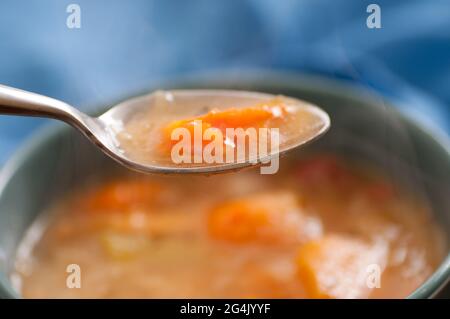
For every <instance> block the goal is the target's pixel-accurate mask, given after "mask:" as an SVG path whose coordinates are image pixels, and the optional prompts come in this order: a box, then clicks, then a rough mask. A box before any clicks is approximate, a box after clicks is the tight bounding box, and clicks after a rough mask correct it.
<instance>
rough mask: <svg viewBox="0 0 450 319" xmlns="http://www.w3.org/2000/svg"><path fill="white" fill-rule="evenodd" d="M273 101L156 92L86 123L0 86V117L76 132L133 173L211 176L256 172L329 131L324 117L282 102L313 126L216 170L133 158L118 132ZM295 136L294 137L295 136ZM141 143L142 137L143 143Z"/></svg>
mask: <svg viewBox="0 0 450 319" xmlns="http://www.w3.org/2000/svg"><path fill="white" fill-rule="evenodd" d="M273 98H275V96H274V95H271V94H265V93H258V92H247V91H232V90H171V91H156V92H153V93H150V94H147V95H143V96H139V97H135V98H132V99H129V100H126V101H124V102H121V103H119V104H117V105H116V106H114V107H112V108H110V109H109V110H108V111H106V112H105V113H104V114H102V115H101V116H99V117H90V116H88V115H86V114H84V113H82V112H80V111H79V110H77V109H76V108H74V107H72V106H70V105H68V104H67V103H64V102H62V101H59V100H55V99H52V98H49V97H46V96H42V95H39V94H35V93H31V92H27V91H22V90H19V89H15V88H10V87H7V86H1V85H0V114H7V115H23V116H39V117H48V118H53V119H58V120H62V121H64V122H66V123H68V124H70V125H71V126H73V127H75V128H76V129H78V130H79V131H80V132H81V133H82V134H83V135H84V136H86V137H87V138H88V139H89V140H90V141H92V142H93V143H94V144H95V145H97V146H98V147H99V148H100V149H101V150H102V151H103V152H104V153H106V154H107V155H108V156H110V157H111V158H112V159H114V160H116V161H117V162H119V163H120V164H122V165H124V166H126V167H128V168H130V169H132V170H135V171H139V172H144V173H159V174H193V173H195V174H214V173H223V172H226V171H236V170H239V169H242V168H245V167H250V166H258V165H262V164H263V163H267V162H269V161H271V160H272V159H273V158H274V157H278V156H280V155H281V154H284V153H286V152H288V151H291V150H293V149H296V148H298V147H301V146H304V145H306V144H307V143H309V142H311V141H313V140H315V139H317V138H318V137H320V136H322V135H323V134H324V133H325V132H326V131H327V130H328V129H329V127H330V119H329V116H328V115H327V113H326V112H325V111H323V110H322V109H321V108H319V107H318V106H315V105H312V104H310V103H307V102H305V101H301V100H298V99H293V98H286V97H283V99H284V100H285V101H287V103H289V104H290V105H293V106H295V107H297V108H298V109H301V111H302V112H303V113H305V114H307V115H308V116H311V118H313V120H311V121H310V123H309V124H308V125H303V124H302V123H294V124H300V125H299V126H297V128H298V129H297V128H296V129H295V130H294V132H293V136H292V137H291V138H290V139H288V142H287V143H284V144H283V145H282V146H281V147H280V148H279V149H277V151H276V152H272V153H269V154H267V155H266V156H262V157H258V158H254V159H250V158H248V159H246V160H240V161H235V162H231V163H227V162H225V163H218V164H208V163H202V164H196V165H179V164H176V163H174V162H173V161H169V160H168V159H167V158H166V159H163V158H156V157H155V158H150V159H149V158H146V159H143V158H139V157H136V156H132V155H133V154H130V153H129V152H128V151H127V150H126V148H124V147H123V146H124V145H123V144H124V143H123V139H122V138H121V136H123V132H126V129H127V127H128V126H130V123H131V125H133V123H135V122H136V119H138V120H139V121H140V122H141V123H143V124H141V125H143V126H144V127H152V126H155V125H156V121H159V122H169V121H173V120H176V119H180V118H192V117H195V116H199V115H201V114H204V113H206V112H209V111H211V110H219V111H220V110H224V109H228V108H231V107H233V108H242V107H246V106H248V105H254V104H256V103H261V102H264V101H267V100H270V99H273ZM296 134H297V135H296ZM144 138H145V137H144ZM156 138H157V137H156Z"/></svg>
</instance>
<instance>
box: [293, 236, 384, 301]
mask: <svg viewBox="0 0 450 319" xmlns="http://www.w3.org/2000/svg"><path fill="white" fill-rule="evenodd" d="M385 259H386V247H385V246H382V245H370V244H367V243H365V242H364V241H361V240H358V239H353V238H351V237H345V236H338V235H328V236H326V237H324V238H322V239H319V240H317V241H312V242H310V243H307V244H305V245H304V246H302V247H301V248H300V251H299V253H298V256H297V266H298V275H299V277H300V280H301V281H302V282H303V283H304V285H305V289H306V291H307V293H308V294H309V297H311V298H367V297H368V296H369V294H370V293H371V288H370V286H369V285H368V281H370V280H371V279H373V278H371V277H369V276H373V275H375V276H376V275H377V274H376V273H373V272H372V271H373V270H374V268H372V267H379V268H378V269H379V270H380V273H379V274H380V275H381V271H382V270H383V268H384V265H385V263H386V260H385ZM375 279H376V278H375ZM372 288H373V287H372Z"/></svg>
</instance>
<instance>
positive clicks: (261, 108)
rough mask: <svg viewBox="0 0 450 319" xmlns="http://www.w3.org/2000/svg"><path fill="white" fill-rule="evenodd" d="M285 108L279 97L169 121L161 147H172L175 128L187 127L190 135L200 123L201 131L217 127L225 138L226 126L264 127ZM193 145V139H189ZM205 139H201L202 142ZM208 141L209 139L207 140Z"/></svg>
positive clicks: (283, 111) (282, 114)
mask: <svg viewBox="0 0 450 319" xmlns="http://www.w3.org/2000/svg"><path fill="white" fill-rule="evenodd" d="M285 114H286V108H285V104H284V102H283V101H282V99H281V98H275V99H273V100H270V101H267V102H263V103H259V104H256V105H253V106H249V107H245V108H230V109H226V110H223V111H222V110H221V111H217V110H213V111H210V112H208V113H206V114H204V115H202V116H198V117H195V118H189V119H182V120H177V121H173V122H171V123H169V124H168V125H166V126H165V127H163V136H164V138H163V144H162V145H163V148H164V149H166V151H167V146H170V147H172V146H173V145H174V144H176V143H177V141H173V140H172V139H171V135H172V132H173V131H174V130H175V129H177V128H185V129H187V130H188V131H189V132H190V134H191V136H193V135H194V128H195V127H196V126H200V125H201V133H202V136H203V133H204V131H205V130H207V129H208V128H217V129H219V130H220V131H221V132H222V134H223V136H224V139H225V133H226V129H227V128H234V129H236V128H243V129H247V128H249V127H255V128H261V127H266V126H267V124H268V121H270V120H272V119H275V118H281V117H283V116H285ZM191 141H192V145H193V139H191ZM206 142H207V141H204V140H203V144H205V143H206ZM208 142H209V141H208Z"/></svg>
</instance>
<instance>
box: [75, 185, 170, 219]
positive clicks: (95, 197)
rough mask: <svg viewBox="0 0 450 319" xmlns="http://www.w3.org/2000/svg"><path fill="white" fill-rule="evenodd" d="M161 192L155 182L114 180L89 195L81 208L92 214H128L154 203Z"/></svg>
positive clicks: (159, 186)
mask: <svg viewBox="0 0 450 319" xmlns="http://www.w3.org/2000/svg"><path fill="white" fill-rule="evenodd" d="M161 190H162V188H161V185H159V184H156V183H155V182H149V181H146V180H116V181H112V182H110V183H109V184H106V185H105V186H103V187H102V188H100V189H98V190H96V191H95V192H92V193H91V194H89V195H88V196H87V198H84V199H83V201H82V204H83V205H82V206H83V207H85V208H86V209H87V210H88V211H94V212H111V211H114V212H129V211H130V210H131V209H132V208H135V207H142V206H145V205H149V204H151V203H153V202H155V200H157V198H158V196H159V195H160V194H161Z"/></svg>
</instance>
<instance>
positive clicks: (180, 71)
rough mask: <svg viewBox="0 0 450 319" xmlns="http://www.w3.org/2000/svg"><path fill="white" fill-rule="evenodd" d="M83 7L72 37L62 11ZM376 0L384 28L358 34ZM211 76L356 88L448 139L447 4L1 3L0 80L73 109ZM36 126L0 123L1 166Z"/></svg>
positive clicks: (345, 0) (249, 0) (21, 121)
mask: <svg viewBox="0 0 450 319" xmlns="http://www.w3.org/2000/svg"><path fill="white" fill-rule="evenodd" d="M70 3H77V4H79V5H80V7H81V29H69V28H67V27H66V18H67V16H68V13H66V7H67V5H68V4H70ZM370 3H377V4H379V5H380V7H381V12H382V29H378V30H375V29H368V28H367V27H366V18H367V16H368V13H366V8H367V6H368V4H370ZM212 68H222V69H227V68H264V69H276V70H289V71H291V72H292V71H294V72H308V73H315V74H321V75H326V76H329V77H334V78H342V79H345V80H349V81H354V82H358V83H361V84H363V85H365V86H368V87H370V88H372V89H375V90H377V91H379V92H380V93H381V94H384V95H386V96H389V97H391V98H393V99H398V100H401V101H402V105H405V108H406V111H408V112H411V113H414V114H416V115H417V114H419V115H421V116H425V117H426V118H427V119H428V120H429V121H430V122H432V123H433V125H436V126H440V127H442V128H443V129H444V130H446V131H447V132H449V131H450V116H449V113H450V107H449V105H450V90H449V83H450V1H448V0H442V1H439V0H433V1H426V0H417V1H413V0H407V1H406V0H405V1H402V0H397V1H392V0H391V1H388V0H386V1H381V0H378V1H374V0H372V1H364V0H355V1H350V0H331V1H322V0H284V1H283V0H227V1H219V0H191V1H186V0H179V1H172V0H160V1H149V0H146V1H144V0H142V1H137V0H135V1H119V0H95V1H94V0H71V1H63V0H53V1H52V0H32V1H30V0H28V1H25V0H20V1H19V0H2V1H1V3H0V83H2V84H7V85H11V86H15V87H18V88H22V89H26V90H30V91H34V92H38V93H42V94H46V95H49V96H52V97H55V98H59V99H62V100H64V101H67V102H69V103H71V104H73V105H75V106H77V107H79V108H81V109H86V108H88V107H89V106H90V105H91V106H92V105H100V104H101V103H105V102H110V101H113V100H115V99H118V98H121V97H123V96H126V95H129V94H130V93H133V92H136V91H138V90H141V89H144V88H146V87H149V86H152V85H157V84H158V82H160V81H162V80H164V79H170V78H176V77H177V76H180V75H186V74H190V73H193V72H200V71H205V70H208V69H212ZM43 122H45V120H38V119H27V118H16V117H6V116H0V163H1V162H3V161H4V160H6V159H7V158H8V157H9V156H10V155H11V153H12V152H13V150H14V149H15V148H16V147H17V145H19V144H20V143H21V141H22V140H23V139H24V138H25V137H26V136H28V135H30V134H31V133H32V132H33V131H34V130H35V129H36V128H37V127H38V126H39V125H41V124H42V123H43Z"/></svg>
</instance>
